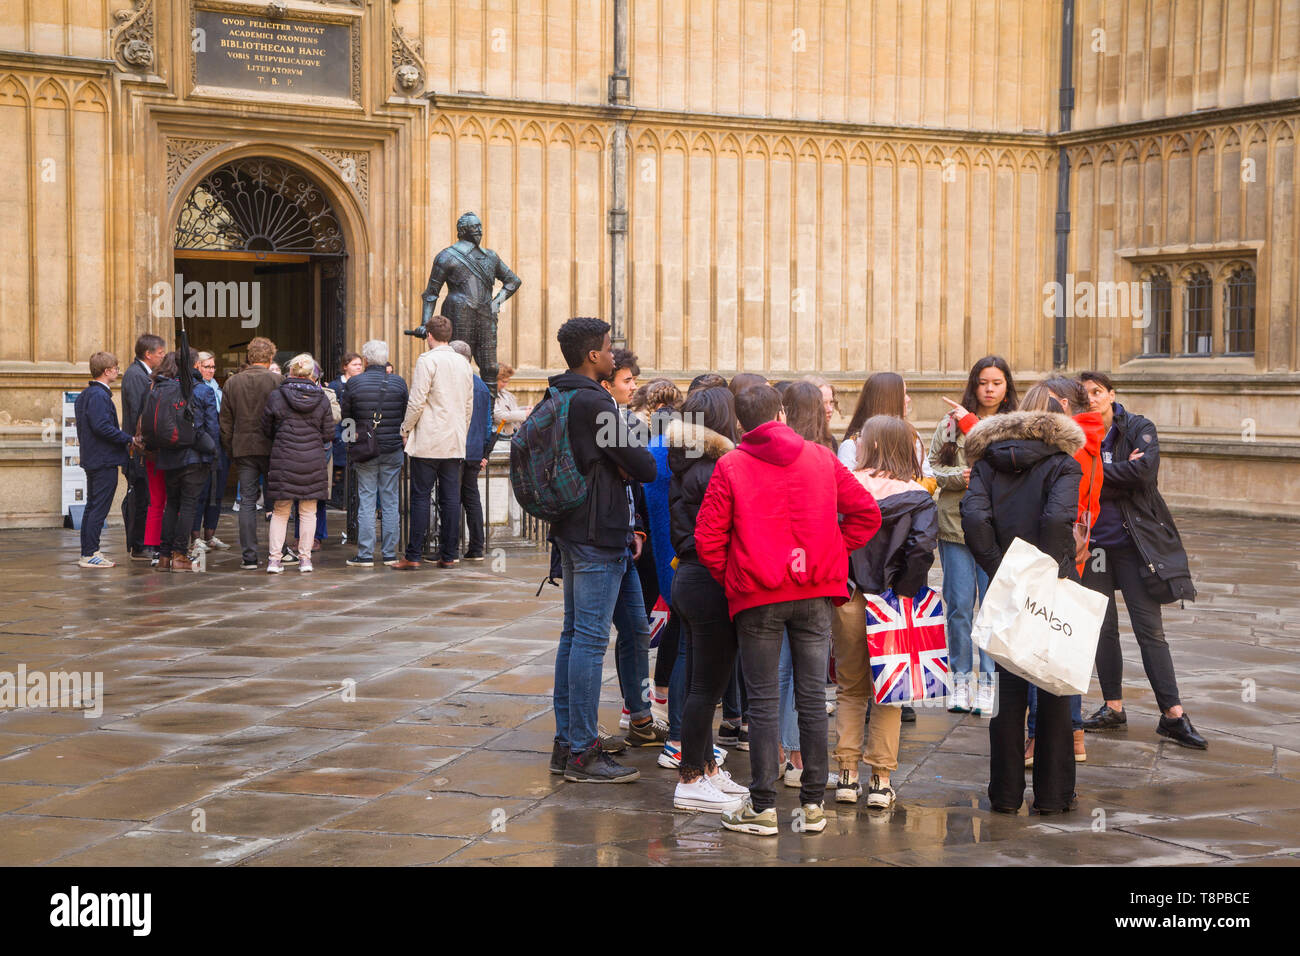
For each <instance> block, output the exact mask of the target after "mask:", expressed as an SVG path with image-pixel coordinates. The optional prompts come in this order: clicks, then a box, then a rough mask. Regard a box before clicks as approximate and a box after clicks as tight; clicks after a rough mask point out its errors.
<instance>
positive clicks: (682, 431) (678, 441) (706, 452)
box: [663, 418, 736, 474]
mask: <svg viewBox="0 0 1300 956" xmlns="http://www.w3.org/2000/svg"><path fill="white" fill-rule="evenodd" d="M663 435H664V444H665V445H667V446H668V467H669V468H670V469H671V470H672V472H673V474H679V473H681V472H683V471H685V470H686V469H687V468H689V467H690V466H691V463H692V462H695V461H698V460H700V458H711V459H713V460H715V461H716V460H717V459H719V458H721V457H722V456H723V455H725V454H726V453H727V452H729V451H731V450H732V449H733V448H735V447H736V445H735V443H734V442H732V440H731V439H730V438H727V437H726V436H725V435H719V434H718V433H717V432H715V431H714V430H713V429H711V428H705V427H704V426H703V425H699V424H696V423H695V422H687V421H683V420H682V419H680V418H674V419H673V420H672V421H670V422H669V423H668V425H667V427H665V428H664V431H663Z"/></svg>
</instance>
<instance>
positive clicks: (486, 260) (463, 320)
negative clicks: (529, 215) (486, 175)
mask: <svg viewBox="0 0 1300 956" xmlns="http://www.w3.org/2000/svg"><path fill="white" fill-rule="evenodd" d="M482 241H483V223H482V222H481V221H480V220H479V218H478V216H476V215H474V213H472V212H467V213H465V215H463V216H461V217H460V218H459V219H458V220H456V242H455V243H453V244H452V245H450V246H448V247H447V248H446V249H443V250H442V252H440V253H438V254H437V255H436V256H434V259H433V268H432V269H430V270H429V284H428V285H427V286H425V289H424V296H423V298H424V313H423V315H422V316H421V319H420V321H421V322H424V323H427V322H428V321H429V319H430V318H432V317H433V307H434V304H435V303H436V302H437V301H438V294H439V293H440V292H441V291H442V287H443V285H444V284H446V286H447V297H446V298H445V299H443V300H442V314H443V315H445V316H446V317H447V318H449V319H451V328H452V334H453V335H454V336H455V337H456V338H458V339H463V340H464V341H466V342H468V343H469V347H470V350H471V351H472V352H473V353H474V361H475V362H477V363H478V368H479V374H480V375H481V376H482V377H483V383H484V384H485V385H487V387H488V389H489V390H490V391H491V392H492V400H493V401H496V394H497V313H498V312H500V311H501V304H502V303H503V302H505V301H506V299H508V298H510V297H511V296H512V295H514V294H515V292H516V291H518V289H519V286H520V279H519V276H517V275H515V274H514V273H513V272H511V271H510V267H509V266H507V265H506V264H505V263H504V262H502V261H501V257H500V256H498V255H497V254H496V253H495V252H493V251H492V250H491V249H484V248H483V247H482V246H480V245H479V243H480V242H482ZM498 280H499V281H500V282H501V289H500V291H498V292H497V293H496V295H495V296H494V295H493V294H492V290H493V287H494V286H495V285H496V282H497V281H498Z"/></svg>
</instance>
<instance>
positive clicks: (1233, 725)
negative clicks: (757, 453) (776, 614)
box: [0, 515, 1300, 866]
mask: <svg viewBox="0 0 1300 956" xmlns="http://www.w3.org/2000/svg"><path fill="white" fill-rule="evenodd" d="M232 519H233V516H232V515H226V516H223V519H222V522H223V523H222V528H221V533H222V535H223V536H224V537H226V538H227V540H234V539H235V538H236V537H237V533H236V531H235V529H234V527H233V520H232ZM1180 526H1181V528H1182V531H1183V534H1184V538H1185V541H1186V543H1187V545H1188V548H1189V551H1190V555H1191V559H1192V566H1193V569H1194V573H1195V575H1196V583H1197V587H1198V589H1199V590H1200V600H1199V601H1198V602H1197V603H1195V604H1188V605H1187V606H1186V607H1178V606H1177V605H1174V606H1171V607H1168V608H1166V609H1165V628H1166V632H1167V634H1168V636H1169V640H1170V644H1171V647H1172V649H1173V654H1174V662H1175V667H1176V669H1177V672H1178V677H1179V683H1180V690H1181V692H1182V697H1183V701H1184V704H1185V706H1186V707H1187V709H1188V713H1189V714H1190V715H1191V716H1192V718H1193V720H1194V721H1195V722H1196V725H1197V727H1198V729H1200V730H1202V731H1203V732H1204V733H1205V734H1206V736H1207V737H1208V738H1209V740H1210V750H1209V751H1208V752H1206V753H1199V752H1194V751H1188V750H1184V749H1182V748H1179V747H1177V746H1176V745H1174V744H1172V743H1171V742H1169V741H1166V740H1163V739H1162V738H1160V737H1158V736H1156V735H1155V733H1154V728H1155V723H1156V718H1157V716H1158V711H1157V708H1156V705H1155V701H1154V697H1153V695H1152V693H1151V690H1150V687H1149V685H1148V684H1147V682H1146V679H1145V676H1144V675H1143V673H1142V668H1141V657H1140V654H1139V653H1138V649H1137V646H1136V643H1135V642H1134V641H1133V639H1132V635H1131V633H1130V631H1129V628H1128V623H1127V620H1126V619H1125V614H1124V613H1123V610H1122V609H1121V624H1122V630H1123V634H1124V638H1123V653H1124V661H1125V674H1124V688H1125V690H1124V693H1125V698H1126V706H1127V709H1128V710H1129V712H1130V723H1129V726H1128V727H1127V729H1125V730H1123V731H1119V732H1113V733H1108V734H1101V735H1097V734H1090V735H1088V761H1087V763H1085V764H1082V765H1080V766H1079V771H1078V790H1079V795H1080V806H1079V810H1078V811H1077V812H1076V813H1073V814H1067V815H1065V816H1057V817H1040V816H1038V815H1036V814H1032V813H1031V812H1030V811H1029V810H1028V809H1022V810H1021V812H1020V813H1019V814H1018V815H1015V816H1003V815H1001V814H995V813H993V812H992V811H991V808H990V807H989V806H988V800H987V797H986V796H985V787H986V785H987V779H988V776H987V775H988V731H987V725H986V724H985V723H984V722H982V721H981V720H980V719H978V718H975V717H971V716H959V715H953V714H948V713H947V712H946V711H943V710H931V709H926V708H922V709H921V710H920V712H919V719H918V720H917V722H916V723H915V724H909V725H905V726H904V730H903V737H902V743H901V747H900V766H899V770H898V772H897V773H896V774H895V777H894V782H895V787H896V788H897V789H898V792H899V803H898V806H897V807H896V808H895V809H894V810H893V811H892V812H890V813H884V814H882V813H873V812H870V811H867V810H866V808H865V806H861V807H853V806H850V807H845V806H836V805H835V804H834V803H833V802H832V803H829V804H828V805H827V816H828V820H829V823H828V826H827V829H826V831H825V832H824V833H821V834H816V835H814V834H798V833H794V832H792V831H791V829H790V827H789V821H790V819H791V814H792V812H793V811H794V810H795V809H796V806H797V801H798V791H797V790H793V789H789V788H785V787H780V786H779V787H778V788H777V789H778V793H777V811H778V814H779V816H780V817H781V819H782V821H783V828H782V832H781V834H780V835H779V837H777V838H776V839H768V838H759V837H753V836H747V835H744V834H736V833H729V832H727V831H724V830H722V829H721V828H720V826H719V824H718V821H717V818H716V817H715V816H711V815H707V814H692V813H681V812H674V811H673V809H672V789H673V785H674V783H675V780H676V776H675V774H674V773H672V772H671V771H667V770H663V769H661V768H659V767H658V766H657V765H656V762H655V758H656V752H655V750H654V749H653V748H641V749H637V750H635V751H631V752H629V753H628V754H626V755H625V759H626V762H627V763H629V764H630V765H632V766H635V767H637V768H638V769H639V770H640V771H641V779H640V780H638V781H637V782H636V783H634V784H629V785H624V786H605V787H593V786H581V785H576V784H566V783H565V782H564V781H563V780H562V778H559V777H556V776H554V775H552V774H550V773H549V772H548V771H547V760H548V757H549V750H550V741H551V737H552V733H553V722H552V721H553V718H552V716H551V712H550V693H551V682H552V680H553V677H552V674H553V664H554V655H555V646H556V641H557V638H558V633H559V621H560V618H561V617H562V602H561V593H560V591H559V589H557V588H553V587H547V588H544V589H543V590H542V592H541V594H540V595H536V594H535V592H536V590H537V585H538V583H539V582H540V581H541V580H542V577H543V576H544V573H545V570H546V563H547V562H546V556H545V554H544V553H542V552H539V551H537V550H536V549H534V548H532V547H531V546H529V545H526V544H523V543H518V542H516V543H510V542H499V541H498V542H494V547H497V546H500V547H502V548H503V549H504V550H503V554H504V555H505V557H506V560H505V567H504V569H503V570H501V571H494V570H493V569H492V568H493V566H492V565H484V566H478V567H473V566H468V565H466V566H463V567H460V568H457V569H455V570H451V571H440V570H438V569H437V568H435V567H426V568H423V569H422V570H420V571H418V572H414V573H410V574H399V573H396V572H393V571H391V570H389V569H382V568H376V569H348V568H346V567H345V566H344V565H343V561H344V559H345V558H346V556H347V554H348V552H347V551H345V550H344V549H343V548H341V547H340V546H338V545H336V544H327V545H326V547H325V548H324V549H323V550H322V551H320V552H318V554H317V557H316V570H315V571H314V572H313V573H312V574H311V575H301V574H298V573H296V572H295V571H294V570H293V569H292V568H290V569H288V570H287V571H286V573H285V574H283V575H281V576H279V577H270V576H268V575H266V574H265V573H262V572H241V571H239V570H238V562H239V557H238V555H237V554H234V553H231V552H223V553H214V554H210V555H209V560H208V568H209V569H208V571H207V572H206V573H202V574H169V575H163V574H158V573H157V572H154V571H151V570H150V569H148V568H146V567H142V566H141V565H139V564H134V565H131V564H125V563H124V564H123V565H122V566H119V567H118V568H115V569H113V570H111V571H108V572H103V573H98V572H96V573H91V572H86V571H82V570H80V569H78V568H77V567H76V556H77V547H76V545H77V541H76V535H75V534H74V533H72V532H66V531H48V530H41V531H14V532H4V533H3V547H2V548H0V570H2V571H3V572H4V574H5V576H6V581H7V584H8V587H7V588H6V590H5V593H4V595H3V597H0V671H9V672H16V670H17V667H18V665H19V664H24V665H26V667H27V668H28V670H29V671H32V670H38V669H39V670H47V671H54V670H67V671H72V670H76V671H88V672H99V673H101V674H102V675H103V679H104V699H103V702H102V703H103V713H102V714H100V715H98V716H97V717H93V718H91V719H87V718H86V717H85V716H83V715H82V713H80V712H78V711H73V710H67V709H64V710H51V709H41V710H27V709H24V710H8V711H0V865H10V864H18V865H32V864H51V865H66V866H101V865H122V866H143V865H165V866H187V865H190V866H194V865H197V866H224V865H249V866H277V865H321V866H358V865H428V864H444V863H445V864H452V865H464V866H517V865H533V866H557V865H608V866H668V865H673V866H676V865H686V864H701V865H717V864H738V865H752V866H776V865H807V866H851V865H863V864H871V865H881V866H934V865H940V866H953V865H959V866H1010V865H1024V864H1032V865H1060V864H1065V865H1082V864H1112V865H1113V864H1123V865H1206V866H1220V865H1232V866H1241V865H1246V866H1250V865H1297V864H1300V585H1296V584H1295V583H1294V582H1295V581H1296V580H1298V579H1300V577H1297V574H1296V572H1297V571H1300V560H1297V552H1296V547H1295V544H1294V542H1295V540H1296V534H1297V526H1296V525H1291V524H1285V523H1280V522H1274V521H1265V520H1241V519H1221V518H1196V519H1193V518H1184V519H1182V520H1180ZM263 534H265V532H263ZM104 543H105V548H106V552H107V553H108V554H110V555H115V554H120V552H121V546H122V544H121V532H120V530H116V531H115V530H113V529H110V530H109V531H108V532H107V534H106V536H105V542H104ZM941 574H942V570H941V569H940V568H936V569H935V571H934V572H933V574H932V577H931V581H932V583H934V584H938V583H939V582H940V581H941ZM600 698H601V721H602V723H603V724H604V725H605V726H606V727H607V728H612V727H614V726H615V725H616V723H617V719H618V710H619V708H620V706H621V699H620V696H619V693H618V686H617V679H616V676H615V673H614V662H613V656H612V654H609V655H607V656H606V661H605V671H604V675H603V684H602V688H601V695H600ZM1097 702H1098V693H1097V689H1096V686H1095V684H1094V687H1093V692H1092V694H1090V695H1089V696H1088V698H1086V700H1085V707H1087V708H1093V707H1095V706H1096V705H1097ZM832 727H833V721H832ZM832 733H833V730H832ZM727 768H728V769H729V770H731V771H732V772H733V773H734V774H735V776H736V777H737V779H739V780H741V781H742V782H743V781H747V780H748V778H749V765H748V754H746V753H744V752H740V751H734V752H732V753H731V755H730V756H729V758H728V761H727ZM1028 782H1029V781H1028V780H1027V783H1028ZM1031 795H1032V794H1031V793H1027V798H1028V797H1030V796H1031ZM200 811H201V812H200ZM198 819H202V820H203V822H204V829H202V830H195V829H194V824H195V821H196V820H198Z"/></svg>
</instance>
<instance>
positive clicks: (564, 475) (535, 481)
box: [510, 388, 587, 523]
mask: <svg viewBox="0 0 1300 956" xmlns="http://www.w3.org/2000/svg"><path fill="white" fill-rule="evenodd" d="M575 394H576V393H575V392H572V391H568V392H560V391H557V390H556V389H555V388H550V389H548V390H547V397H546V399H545V400H543V401H542V402H541V403H539V404H538V406H537V407H536V408H535V409H533V412H532V414H531V415H529V416H528V418H527V419H526V420H525V421H524V423H523V424H522V425H520V426H519V430H518V431H516V432H515V434H514V437H512V438H511V439H510V484H511V485H512V486H513V488H514V491H515V499H516V500H517V501H518V502H519V506H520V507H521V508H523V509H524V511H526V512H528V513H529V514H530V515H532V516H533V517H534V518H539V519H541V520H542V521H547V522H551V523H554V522H556V521H558V520H559V519H561V518H563V517H564V516H565V515H567V514H568V513H569V512H571V511H572V510H573V509H574V508H577V507H578V506H579V505H581V504H582V503H583V502H584V501H585V500H586V499H587V476H586V475H584V474H583V473H582V472H581V471H580V470H579V468H578V462H577V460H576V459H575V458H574V457H573V446H572V445H571V444H570V443H569V407H570V406H571V405H572V404H573V396H574V395H575Z"/></svg>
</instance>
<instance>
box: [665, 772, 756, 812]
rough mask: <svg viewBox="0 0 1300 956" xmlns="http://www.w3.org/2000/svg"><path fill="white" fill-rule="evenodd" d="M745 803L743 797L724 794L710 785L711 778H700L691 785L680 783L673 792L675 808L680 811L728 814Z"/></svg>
mask: <svg viewBox="0 0 1300 956" xmlns="http://www.w3.org/2000/svg"><path fill="white" fill-rule="evenodd" d="M743 802H744V799H743V798H742V797H737V796H732V795H731V794H728V793H723V792H722V791H720V790H718V789H717V788H715V787H714V786H713V784H711V783H709V778H708V777H704V776H700V777H698V778H696V779H695V780H693V781H692V782H690V783H682V782H680V781H678V783H677V789H676V790H674V791H673V806H674V807H675V808H676V809H678V810H699V811H702V812H704V813H727V812H729V811H731V810H739V809H740V807H741V804H742V803H743Z"/></svg>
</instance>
